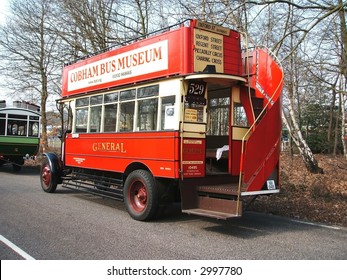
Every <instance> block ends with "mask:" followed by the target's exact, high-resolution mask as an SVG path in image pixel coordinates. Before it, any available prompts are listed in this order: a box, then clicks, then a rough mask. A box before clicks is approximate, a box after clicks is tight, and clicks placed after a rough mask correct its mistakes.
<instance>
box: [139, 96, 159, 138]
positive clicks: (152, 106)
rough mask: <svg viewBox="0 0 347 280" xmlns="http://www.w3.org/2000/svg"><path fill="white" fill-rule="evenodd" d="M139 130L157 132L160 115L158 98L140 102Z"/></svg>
mask: <svg viewBox="0 0 347 280" xmlns="http://www.w3.org/2000/svg"><path fill="white" fill-rule="evenodd" d="M138 108H139V109H138V110H139V111H138V118H137V126H138V130H141V131H142V130H156V129H157V114H158V98H152V99H143V100H139V101H138Z"/></svg>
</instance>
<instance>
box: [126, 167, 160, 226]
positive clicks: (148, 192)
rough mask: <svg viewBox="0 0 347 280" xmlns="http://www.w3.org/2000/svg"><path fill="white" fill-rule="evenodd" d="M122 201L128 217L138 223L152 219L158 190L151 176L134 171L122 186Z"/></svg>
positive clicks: (156, 206) (156, 203)
mask: <svg viewBox="0 0 347 280" xmlns="http://www.w3.org/2000/svg"><path fill="white" fill-rule="evenodd" d="M124 201H125V206H126V208H127V210H128V213H129V214H130V216H131V217H132V218H133V219H135V220H138V221H146V220H150V219H152V218H153V217H154V216H155V214H156V212H157V209H158V190H157V188H156V184H155V179H154V178H153V176H152V174H151V173H150V172H148V171H146V170H135V171H133V172H132V173H130V174H129V176H128V177H127V179H126V181H125V185H124Z"/></svg>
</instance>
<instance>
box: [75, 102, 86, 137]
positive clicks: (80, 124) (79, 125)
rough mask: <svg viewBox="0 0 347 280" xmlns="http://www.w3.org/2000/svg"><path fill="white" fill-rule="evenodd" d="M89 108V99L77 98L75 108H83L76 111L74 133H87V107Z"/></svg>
mask: <svg viewBox="0 0 347 280" xmlns="http://www.w3.org/2000/svg"><path fill="white" fill-rule="evenodd" d="M84 106H89V97H85V98H79V99H77V100H76V107H83V108H77V109H76V124H75V131H76V132H87V123H88V109H89V108H88V107H84Z"/></svg>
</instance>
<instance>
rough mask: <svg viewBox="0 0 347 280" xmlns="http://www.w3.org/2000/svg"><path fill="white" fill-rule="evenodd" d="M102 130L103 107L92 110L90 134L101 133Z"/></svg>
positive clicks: (92, 108)
mask: <svg viewBox="0 0 347 280" xmlns="http://www.w3.org/2000/svg"><path fill="white" fill-rule="evenodd" d="M100 128H101V105H100V106H93V107H91V108H90V125H89V132H100Z"/></svg>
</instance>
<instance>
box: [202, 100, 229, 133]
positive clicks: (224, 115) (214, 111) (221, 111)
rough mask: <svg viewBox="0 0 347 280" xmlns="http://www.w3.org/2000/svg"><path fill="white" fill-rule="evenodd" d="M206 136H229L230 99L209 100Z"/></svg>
mask: <svg viewBox="0 0 347 280" xmlns="http://www.w3.org/2000/svg"><path fill="white" fill-rule="evenodd" d="M208 105H209V108H208V111H209V114H210V115H209V121H208V131H207V134H208V135H216V136H222V135H229V121H228V120H229V112H230V109H229V108H230V98H229V97H216V98H211V99H209V103H208Z"/></svg>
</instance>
